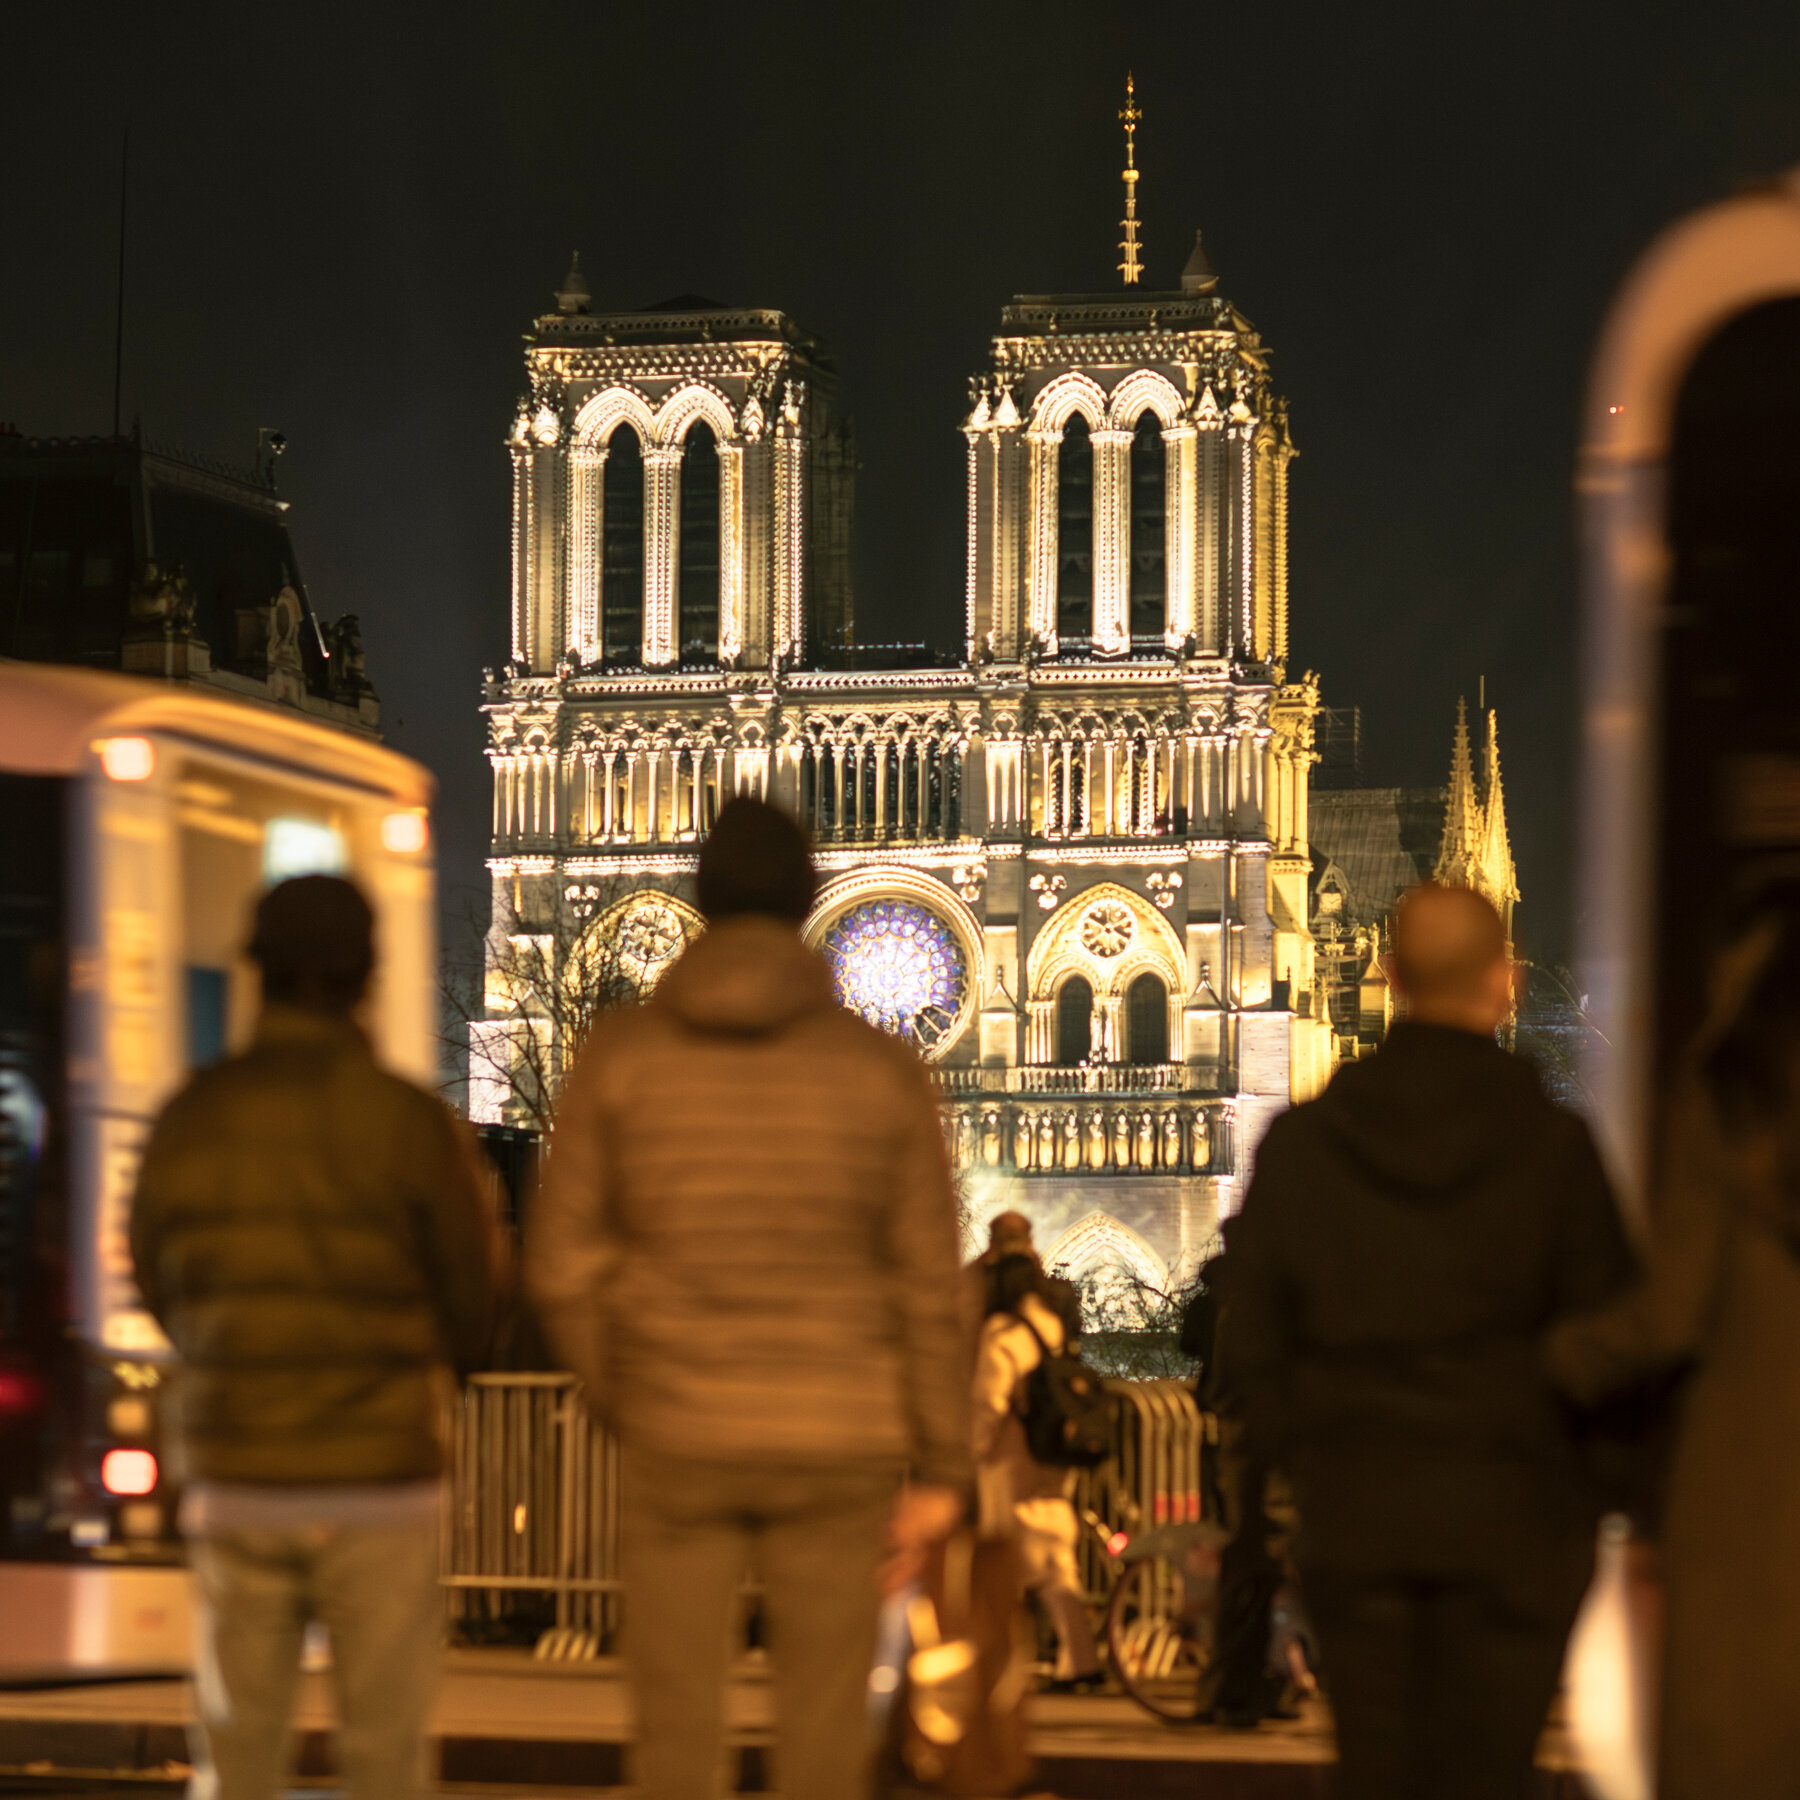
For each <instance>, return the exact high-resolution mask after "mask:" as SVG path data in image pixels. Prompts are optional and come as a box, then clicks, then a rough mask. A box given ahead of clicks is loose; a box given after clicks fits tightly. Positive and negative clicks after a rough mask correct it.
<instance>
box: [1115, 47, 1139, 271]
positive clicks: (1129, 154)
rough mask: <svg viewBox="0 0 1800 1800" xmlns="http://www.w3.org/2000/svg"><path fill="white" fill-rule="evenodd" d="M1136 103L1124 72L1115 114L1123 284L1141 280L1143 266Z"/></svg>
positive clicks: (1133, 87) (1133, 86)
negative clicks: (1121, 134) (1120, 151)
mask: <svg viewBox="0 0 1800 1800" xmlns="http://www.w3.org/2000/svg"><path fill="white" fill-rule="evenodd" d="M1143 116H1144V115H1143V114H1142V113H1141V112H1139V111H1138V106H1137V83H1136V82H1135V81H1133V80H1132V78H1131V72H1130V71H1129V70H1127V71H1126V74H1125V105H1124V108H1123V109H1122V110H1121V111H1120V113H1119V122H1120V124H1122V125H1123V126H1124V127H1125V169H1124V182H1125V217H1124V218H1123V219H1122V220H1120V224H1121V225H1122V226H1123V227H1124V229H1125V236H1124V239H1123V241H1122V242H1121V243H1120V245H1119V248H1120V249H1121V250H1123V251H1124V252H1125V260H1124V261H1123V262H1122V263H1120V264H1119V273H1120V274H1121V275H1123V276H1124V277H1125V285H1126V286H1127V287H1136V286H1137V284H1138V282H1139V281H1140V280H1141V279H1142V277H1143V273H1144V265H1143V263H1142V261H1141V260H1140V259H1139V257H1138V216H1137V181H1138V167H1137V128H1138V121H1139V120H1141V119H1142V118H1143Z"/></svg>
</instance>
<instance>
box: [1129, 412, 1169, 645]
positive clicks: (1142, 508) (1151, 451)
mask: <svg viewBox="0 0 1800 1800" xmlns="http://www.w3.org/2000/svg"><path fill="white" fill-rule="evenodd" d="M1166 460H1167V459H1166V457H1165V456H1164V450H1163V435H1162V421H1161V420H1160V419H1159V418H1158V417H1157V416H1156V414H1155V413H1154V412H1145V413H1144V414H1143V415H1142V416H1141V417H1140V418H1139V420H1138V422H1137V429H1136V431H1134V432H1133V433H1132V437H1131V635H1132V637H1133V638H1134V639H1137V640H1140V641H1145V640H1150V639H1155V640H1157V641H1160V640H1161V638H1162V635H1163V624H1164V614H1165V611H1166V607H1167V599H1166V596H1167V577H1166V576H1165V574H1164V568H1165V563H1166V557H1165V550H1166V543H1165V539H1166V534H1167V526H1166V524H1165V522H1164V521H1165V519H1166V517H1167V515H1166V512H1165V510H1164V505H1165V503H1164V467H1165V463H1166Z"/></svg>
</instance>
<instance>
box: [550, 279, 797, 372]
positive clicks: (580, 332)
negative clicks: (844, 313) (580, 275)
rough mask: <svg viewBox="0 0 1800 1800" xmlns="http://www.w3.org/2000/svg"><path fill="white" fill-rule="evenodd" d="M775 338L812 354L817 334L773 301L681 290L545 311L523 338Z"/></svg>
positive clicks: (563, 341) (575, 341)
mask: <svg viewBox="0 0 1800 1800" xmlns="http://www.w3.org/2000/svg"><path fill="white" fill-rule="evenodd" d="M770 338H773V339H775V340H776V341H777V342H779V343H782V344H785V345H787V346H788V347H790V348H792V349H798V350H801V351H804V352H805V353H806V354H808V355H809V356H812V357H814V358H815V359H816V358H817V357H818V356H819V355H820V352H821V349H822V345H821V341H820V339H819V338H818V337H817V336H816V335H815V334H814V333H812V332H810V331H808V330H807V329H806V328H805V327H804V326H802V325H801V324H800V323H799V322H798V321H797V320H796V319H795V318H794V317H793V316H792V315H791V314H790V313H786V312H783V311H782V310H781V309H780V308H779V307H775V306H723V305H720V304H719V303H718V302H717V301H712V300H708V299H706V298H705V297H704V296H702V295H698V294H682V295H678V296H676V297H675V298H674V299H672V300H662V301H658V302H656V303H655V304H653V305H650V306H639V307H629V308H618V309H612V310H607V309H592V310H584V311H582V312H577V313H546V314H544V315H543V316H542V317H541V318H539V319H538V321H537V323H536V329H535V330H534V331H532V332H531V333H530V334H529V336H528V338H527V342H528V343H530V344H533V345H539V346H556V345H568V346H574V345H586V344H591V343H593V342H595V341H596V340H598V341H599V342H601V343H607V344H612V343H619V344H640V343H641V344H678V343H743V342H746V341H754V340H757V339H770Z"/></svg>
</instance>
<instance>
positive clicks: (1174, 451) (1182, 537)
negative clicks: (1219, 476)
mask: <svg viewBox="0 0 1800 1800" xmlns="http://www.w3.org/2000/svg"><path fill="white" fill-rule="evenodd" d="M1162 435H1163V444H1164V446H1165V451H1164V460H1165V463H1166V465H1167V475H1166V478H1165V482H1164V488H1163V494H1164V505H1163V534H1164V538H1165V541H1166V550H1165V560H1164V565H1163V566H1164V574H1165V577H1166V580H1167V583H1168V590H1167V591H1168V610H1167V612H1166V613H1165V614H1164V618H1165V621H1166V626H1165V629H1164V632H1163V641H1164V642H1165V643H1166V644H1167V645H1168V646H1169V648H1170V649H1171V650H1175V649H1179V648H1180V646H1181V643H1182V641H1183V639H1185V638H1189V637H1192V636H1194V635H1195V634H1196V633H1197V632H1198V631H1199V629H1200V625H1199V582H1198V572H1197V570H1196V567H1195V533H1196V525H1197V517H1196V515H1197V507H1196V503H1195V494H1194V444H1195V439H1196V437H1197V436H1198V433H1197V432H1196V430H1195V428H1194V427H1193V426H1192V425H1176V426H1173V427H1171V428H1170V429H1169V430H1167V431H1165V432H1164V433H1163V434H1162Z"/></svg>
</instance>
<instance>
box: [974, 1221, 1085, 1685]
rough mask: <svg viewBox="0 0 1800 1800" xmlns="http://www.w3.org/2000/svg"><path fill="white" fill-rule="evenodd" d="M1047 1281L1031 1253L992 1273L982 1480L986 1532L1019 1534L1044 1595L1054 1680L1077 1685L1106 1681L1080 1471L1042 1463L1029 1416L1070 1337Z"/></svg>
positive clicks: (1027, 1566)
mask: <svg viewBox="0 0 1800 1800" xmlns="http://www.w3.org/2000/svg"><path fill="white" fill-rule="evenodd" d="M1046 1286H1047V1283H1046V1278H1045V1276H1044V1274H1043V1271H1042V1270H1041V1269H1040V1268H1039V1267H1038V1262H1037V1258H1036V1257H1035V1256H1030V1255H1027V1254H1022V1253H1021V1254H1014V1255H1011V1256H1004V1257H1002V1258H1001V1259H1000V1260H999V1261H998V1262H996V1263H995V1264H994V1266H993V1269H992V1271H991V1273H990V1291H989V1298H988V1315H987V1318H986V1319H985V1320H984V1321H983V1322H982V1327H981V1337H980V1340H979V1344H978V1346H977V1349H976V1355H975V1385H974V1432H975V1481H976V1492H977V1494H978V1496H979V1502H980V1530H981V1534H982V1535H983V1536H984V1537H1004V1536H1007V1535H1009V1534H1011V1535H1012V1536H1014V1537H1016V1539H1017V1541H1018V1546H1019V1560H1020V1564H1021V1569H1022V1573H1023V1577H1024V1585H1025V1588H1026V1591H1027V1592H1029V1593H1035V1594H1036V1595H1037V1597H1038V1600H1039V1602H1040V1604H1041V1605H1042V1606H1043V1608H1044V1610H1045V1612H1046V1613H1048V1614H1049V1617H1050V1622H1051V1624H1052V1625H1054V1626H1055V1628H1056V1639H1057V1657H1056V1676H1055V1679H1054V1680H1053V1681H1052V1682H1051V1684H1050V1685H1051V1687H1052V1688H1053V1689H1056V1690H1061V1691H1070V1690H1073V1689H1078V1688H1086V1687H1095V1686H1098V1685H1099V1682H1100V1680H1101V1675H1100V1659H1099V1657H1098V1655H1097V1654H1096V1653H1095V1649H1094V1633H1093V1627H1092V1626H1091V1625H1090V1624H1089V1622H1088V1616H1087V1604H1086V1601H1085V1600H1084V1599H1083V1597H1082V1585H1081V1571H1080V1569H1079V1567H1078V1566H1077V1564H1076V1561H1075V1546H1076V1544H1077V1542H1078V1541H1079V1535H1080V1524H1079V1522H1078V1521H1077V1519H1076V1517H1075V1508H1074V1507H1073V1506H1072V1505H1071V1504H1070V1496H1071V1495H1072V1494H1073V1493H1074V1491H1075V1471H1074V1470H1073V1469H1059V1468H1051V1467H1049V1466H1048V1465H1046V1464H1044V1463H1040V1462H1038V1461H1036V1460H1035V1459H1034V1458H1033V1457H1032V1454H1031V1451H1030V1449H1029V1447H1028V1446H1027V1444H1026V1441H1025V1427H1024V1423H1023V1421H1022V1417H1021V1415H1022V1412H1023V1409H1024V1406H1025V1391H1026V1383H1027V1379H1028V1377H1029V1376H1030V1374H1031V1371H1032V1370H1033V1369H1035V1368H1036V1367H1037V1366H1038V1364H1039V1363H1040V1362H1041V1361H1042V1360H1043V1358H1044V1356H1045V1355H1046V1354H1049V1355H1051V1356H1054V1355H1056V1354H1058V1353H1059V1352H1060V1351H1061V1350H1062V1348H1063V1346H1064V1344H1065V1342H1066V1341H1067V1335H1068V1334H1067V1333H1066V1331H1065V1329H1064V1326H1063V1321H1062V1319H1061V1317H1060V1316H1059V1315H1058V1311H1057V1309H1056V1307H1055V1306H1053V1304H1052V1303H1051V1298H1050V1297H1048V1296H1047V1295H1046V1292H1045V1289H1046Z"/></svg>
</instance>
